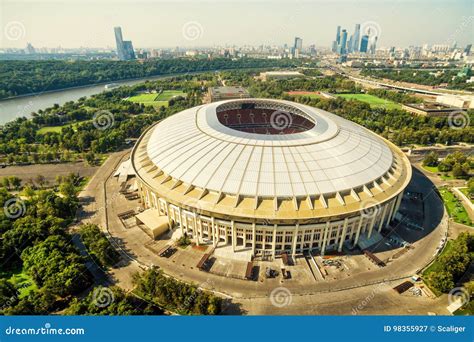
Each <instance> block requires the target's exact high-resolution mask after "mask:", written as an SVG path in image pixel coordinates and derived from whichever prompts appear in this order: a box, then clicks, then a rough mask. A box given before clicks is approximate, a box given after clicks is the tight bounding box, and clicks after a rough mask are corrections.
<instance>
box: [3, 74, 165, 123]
mask: <svg viewBox="0 0 474 342" xmlns="http://www.w3.org/2000/svg"><path fill="white" fill-rule="evenodd" d="M170 76H173V75H163V76H152V77H146V78H141V79H135V80H128V81H114V82H108V83H116V84H120V85H133V84H137V83H140V82H144V81H146V80H155V79H159V78H164V77H170ZM105 84H106V83H102V84H96V85H91V86H86V87H79V88H70V89H65V90H58V91H52V92H46V93H39V94H36V95H28V96H22V97H16V98H13V99H8V100H1V101H0V125H3V124H5V123H7V122H8V121H11V120H13V119H15V118H18V117H22V116H26V117H30V116H31V112H36V111H38V110H40V109H46V108H48V107H52V106H53V105H54V104H55V103H57V104H59V105H62V104H64V103H66V102H68V101H76V100H77V99H79V98H81V97H83V96H91V95H94V94H99V93H101V92H103V91H104V89H105V88H104V86H105Z"/></svg>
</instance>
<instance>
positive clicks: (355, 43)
mask: <svg viewBox="0 0 474 342" xmlns="http://www.w3.org/2000/svg"><path fill="white" fill-rule="evenodd" d="M359 42H360V24H356V26H355V30H354V35H353V39H352V50H353V51H354V52H357V51H359Z"/></svg>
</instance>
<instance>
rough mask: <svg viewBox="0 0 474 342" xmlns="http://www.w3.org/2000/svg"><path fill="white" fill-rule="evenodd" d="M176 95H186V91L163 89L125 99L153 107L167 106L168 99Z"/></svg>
mask: <svg viewBox="0 0 474 342" xmlns="http://www.w3.org/2000/svg"><path fill="white" fill-rule="evenodd" d="M176 96H186V93H184V92H182V91H180V90H164V91H163V92H162V93H160V94H138V95H135V96H131V97H129V98H127V99H126V100H127V101H131V102H135V103H142V104H144V105H145V106H153V107H155V108H159V107H168V101H169V100H171V99H172V98H173V97H176Z"/></svg>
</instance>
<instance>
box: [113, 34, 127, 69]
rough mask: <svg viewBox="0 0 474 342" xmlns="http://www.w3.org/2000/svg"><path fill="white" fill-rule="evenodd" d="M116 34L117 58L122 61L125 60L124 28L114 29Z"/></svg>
mask: <svg viewBox="0 0 474 342" xmlns="http://www.w3.org/2000/svg"><path fill="white" fill-rule="evenodd" d="M114 32H115V44H116V45H117V56H118V58H119V59H120V60H122V61H123V60H125V53H124V49H123V37H122V28H121V27H114Z"/></svg>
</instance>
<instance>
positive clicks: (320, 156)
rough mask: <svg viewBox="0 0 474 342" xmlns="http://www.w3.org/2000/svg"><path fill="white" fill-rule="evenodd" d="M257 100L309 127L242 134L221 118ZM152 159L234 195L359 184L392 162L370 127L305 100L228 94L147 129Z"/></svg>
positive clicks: (181, 176) (185, 178)
mask: <svg viewBox="0 0 474 342" xmlns="http://www.w3.org/2000/svg"><path fill="white" fill-rule="evenodd" d="M247 103H255V104H256V105H257V106H260V108H263V109H268V113H269V114H272V113H275V112H278V111H282V112H285V111H288V112H291V113H296V114H297V115H300V116H304V117H305V118H307V119H308V120H310V121H311V122H313V123H314V127H312V128H310V129H308V130H306V131H303V132H300V133H293V134H280V135H277V134H273V135H271V134H257V133H246V132H243V131H239V130H236V129H233V128H229V127H227V126H225V125H224V124H222V123H221V122H220V121H219V120H218V118H217V114H216V113H217V111H222V110H226V109H227V108H230V109H232V108H233V107H235V106H236V105H240V104H247ZM147 153H148V157H149V158H150V159H151V161H152V162H153V163H154V164H155V165H156V166H157V167H158V168H159V169H160V170H162V171H163V172H164V173H165V174H166V175H168V176H170V177H172V178H174V179H176V180H178V181H181V182H183V183H186V184H189V185H191V186H194V187H199V188H202V189H207V190H209V191H215V192H217V193H224V194H230V195H235V196H255V197H277V198H285V197H293V198H294V197H304V196H308V195H321V194H334V193H337V192H346V191H351V190H352V189H354V190H355V189H360V188H363V187H364V186H365V185H367V184H373V182H374V181H376V180H378V179H380V178H381V177H382V176H386V177H387V172H388V171H389V170H390V169H391V168H392V166H393V160H394V157H393V154H392V151H391V149H390V148H389V146H388V145H387V144H386V143H385V142H384V141H383V140H382V139H381V138H379V137H378V136H377V135H375V134H374V133H372V132H370V131H369V130H367V129H365V128H363V127H361V126H359V125H357V124H355V123H353V122H351V121H348V120H345V119H343V118H341V117H339V116H337V115H334V114H331V113H328V112H326V111H323V110H320V109H316V108H312V107H309V106H305V105H301V104H297V103H293V102H288V101H281V100H264V99H243V100H228V101H222V102H216V103H211V104H206V105H202V106H199V107H195V108H191V109H188V110H184V111H182V112H180V113H178V114H175V115H173V116H171V117H169V118H167V119H165V120H163V121H162V122H160V123H159V124H157V125H156V126H155V127H153V128H152V131H151V133H150V139H149V140H148V143H147Z"/></svg>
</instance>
